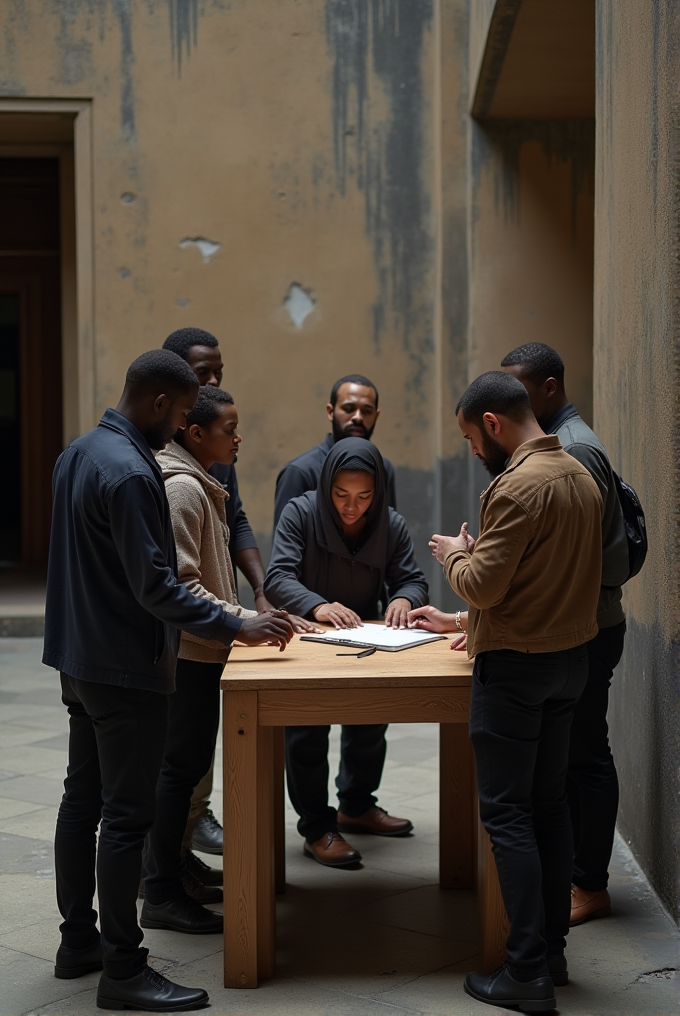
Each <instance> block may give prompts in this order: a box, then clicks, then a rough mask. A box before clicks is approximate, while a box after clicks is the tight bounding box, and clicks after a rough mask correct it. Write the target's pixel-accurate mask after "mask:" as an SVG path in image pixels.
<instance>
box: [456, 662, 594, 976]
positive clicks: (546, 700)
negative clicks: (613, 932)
mask: <svg viewBox="0 0 680 1016" xmlns="http://www.w3.org/2000/svg"><path fill="white" fill-rule="evenodd" d="M587 677H588V654H587V651H586V647H585V646H584V645H583V646H577V647H576V648H574V649H566V650H562V651H560V652H556V653H519V652H515V651H514V650H510V649H504V650H498V651H493V652H488V653H480V654H479V656H478V657H477V659H476V660H475V667H474V674H473V682H472V702H471V709H470V736H471V738H472V744H473V747H474V752H475V762H476V768H477V788H478V792H479V807H480V816H481V819H482V822H483V823H484V827H485V829H486V830H487V832H488V833H489V835H490V837H491V842H492V844H493V852H494V856H495V858H496V866H497V868H498V880H499V882H500V887H501V893H502V894H503V902H504V903H505V909H506V911H507V914H508V919H509V922H510V933H509V935H508V940H507V943H506V947H507V952H508V961H509V964H510V969H511V972H512V973H513V974H514V975H515V976H518V977H519V978H520V979H522V980H528V979H530V978H532V977H539V976H541V975H543V974H545V973H546V972H547V966H546V954H547V953H559V952H562V951H563V949H564V947H565V945H566V942H565V936H566V934H567V932H568V930H569V915H570V910H571V902H570V888H571V870H572V861H573V843H572V836H571V822H570V819H569V809H568V806H567V796H566V791H565V780H566V775H567V763H568V759H569V728H570V727H571V718H572V715H573V712H574V707H575V705H576V702H577V701H578V699H579V696H580V695H581V692H582V691H583V688H584V686H585V683H586V680H587Z"/></svg>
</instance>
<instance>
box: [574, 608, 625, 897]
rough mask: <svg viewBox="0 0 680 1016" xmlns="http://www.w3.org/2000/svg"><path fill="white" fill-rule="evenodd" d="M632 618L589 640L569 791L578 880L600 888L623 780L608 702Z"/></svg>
mask: <svg viewBox="0 0 680 1016" xmlns="http://www.w3.org/2000/svg"><path fill="white" fill-rule="evenodd" d="M625 635H626V622H625V621H622V622H621V623H620V624H617V625H614V626H613V627H611V628H601V629H600V631H599V632H598V634H597V635H596V637H595V638H594V639H593V640H592V642H588V644H587V648H588V682H587V684H586V686H585V689H584V691H583V695H581V698H580V699H579V701H578V704H577V706H576V709H575V710H574V719H573V721H572V725H571V743H570V746H569V769H568V772H567V797H568V799H569V811H570V813H571V825H572V829H573V833H574V875H573V881H574V884H575V885H577V886H579V887H580V888H581V889H587V890H589V891H590V892H597V891H598V890H600V889H606V888H607V884H608V882H609V871H608V870H607V869H608V868H609V861H610V860H611V856H612V847H613V844H614V830H615V829H616V813H617V811H618V807H619V781H618V777H617V775H616V767H615V765H614V759H613V757H612V753H611V748H610V747H609V728H608V726H607V707H608V706H609V685H610V684H611V680H612V677H613V674H614V668H615V667H616V666H617V664H618V663H619V660H620V659H621V655H622V653H623V643H624V639H625Z"/></svg>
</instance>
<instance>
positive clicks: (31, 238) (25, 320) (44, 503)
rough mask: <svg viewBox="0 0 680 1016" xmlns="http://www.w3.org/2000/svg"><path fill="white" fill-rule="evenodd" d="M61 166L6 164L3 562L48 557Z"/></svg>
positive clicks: (1, 357)
mask: <svg viewBox="0 0 680 1016" xmlns="http://www.w3.org/2000/svg"><path fill="white" fill-rule="evenodd" d="M60 247H61V228H60V199H59V160H58V159H57V158H0V434H1V435H2V438H3V439H4V440H3V446H2V447H3V452H4V458H5V461H6V462H7V463H8V467H9V468H8V472H7V474H6V477H5V480H4V482H3V497H2V499H1V500H2V507H1V508H0V560H1V561H15V562H21V563H23V564H38V565H39V564H43V563H44V562H45V561H46V560H47V549H48V545H49V530H50V513H51V494H50V491H51V475H52V469H53V467H54V463H55V461H56V459H57V456H58V455H59V453H60V451H61V448H62V395H61V255H60Z"/></svg>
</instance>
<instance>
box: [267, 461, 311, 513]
mask: <svg viewBox="0 0 680 1016" xmlns="http://www.w3.org/2000/svg"><path fill="white" fill-rule="evenodd" d="M309 489H310V488H309V486H308V481H307V477H306V476H305V474H304V473H303V471H302V470H301V469H299V468H298V467H297V466H292V465H288V466H284V467H283V469H282V470H281V472H280V473H279V475H278V476H277V478H276V491H275V494H274V529H276V527H277V526H278V524H279V519H280V518H281V513H282V511H283V509H284V508H285V507H286V505H287V504H288V502H289V501H292V500H293V498H294V497H300V496H301V495H302V494H304V493H306V492H307V491H308V490H309Z"/></svg>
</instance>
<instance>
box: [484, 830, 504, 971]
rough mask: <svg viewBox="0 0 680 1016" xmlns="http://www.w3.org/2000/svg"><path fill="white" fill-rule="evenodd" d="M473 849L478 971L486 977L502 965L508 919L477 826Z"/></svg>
mask: <svg viewBox="0 0 680 1016" xmlns="http://www.w3.org/2000/svg"><path fill="white" fill-rule="evenodd" d="M477 842H478V850H477V906H478V908H479V937H480V940H481V942H480V944H481V954H482V970H483V971H484V973H487V974H490V973H491V972H492V971H493V970H495V969H496V968H497V967H499V966H500V965H501V963H503V962H505V959H506V953H505V940H506V938H507V937H508V930H509V929H508V918H507V916H506V913H505V905H504V903H503V897H502V896H501V887H500V885H499V883H498V872H497V871H496V861H495V859H494V856H493V851H492V849H491V840H490V839H489V835H488V833H487V831H486V829H484V827H483V826H482V823H481V821H480V823H479V836H478V841H477Z"/></svg>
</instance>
